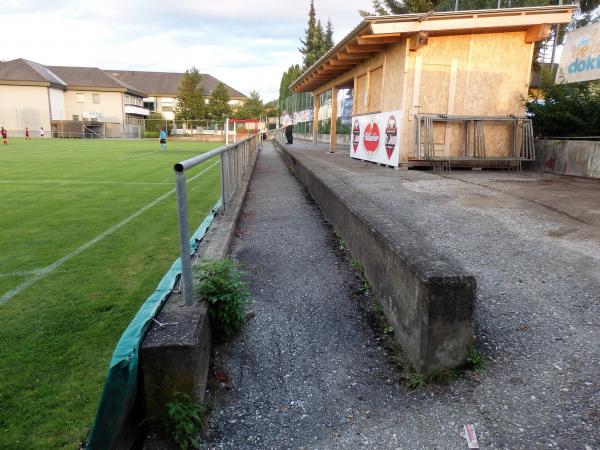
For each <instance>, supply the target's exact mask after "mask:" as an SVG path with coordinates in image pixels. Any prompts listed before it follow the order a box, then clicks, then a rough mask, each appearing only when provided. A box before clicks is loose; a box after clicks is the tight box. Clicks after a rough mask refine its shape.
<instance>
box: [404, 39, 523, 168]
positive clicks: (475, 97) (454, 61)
mask: <svg viewBox="0 0 600 450" xmlns="http://www.w3.org/2000/svg"><path fill="white" fill-rule="evenodd" d="M532 52H533V45H532V44H527V43H525V32H524V31H521V32H509V33H506V32H505V33H490V34H473V35H457V36H440V37H430V38H429V41H428V43H427V45H426V46H424V47H422V48H421V49H419V50H418V51H416V52H409V54H408V62H407V66H408V70H407V74H406V86H407V88H406V91H407V95H406V96H405V100H404V110H405V111H406V112H408V114H405V119H404V127H403V136H402V149H403V152H402V156H401V161H403V162H405V161H407V159H408V156H409V155H411V156H412V155H413V154H414V152H415V145H416V144H415V141H416V121H415V120H414V118H413V117H412V116H413V115H414V114H415V113H418V112H420V113H430V114H450V115H452V114H454V115H484V116H504V115H508V114H515V115H523V114H524V106H523V100H522V99H523V98H527V90H528V85H529V75H530V69H531V58H532ZM511 132H512V126H507V125H491V124H487V125H485V136H486V140H485V147H486V156H508V151H510V149H511V148H512V134H511ZM434 137H435V138H434V141H435V144H436V145H435V148H436V153H438V154H439V155H440V156H441V155H452V156H461V155H463V153H464V150H465V149H464V141H465V129H464V126H459V125H457V124H453V125H446V124H443V123H438V124H436V125H435V127H434Z"/></svg>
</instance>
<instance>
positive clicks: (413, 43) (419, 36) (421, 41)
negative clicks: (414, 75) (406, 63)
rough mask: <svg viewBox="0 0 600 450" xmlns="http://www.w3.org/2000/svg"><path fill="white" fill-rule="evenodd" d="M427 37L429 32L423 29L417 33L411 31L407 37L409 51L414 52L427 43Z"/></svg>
mask: <svg viewBox="0 0 600 450" xmlns="http://www.w3.org/2000/svg"><path fill="white" fill-rule="evenodd" d="M428 38H429V33H427V32H425V31H419V32H418V33H413V34H411V35H410V37H409V38H408V49H409V50H410V51H411V52H416V51H417V50H419V49H420V48H422V47H425V46H426V45H427V39H428Z"/></svg>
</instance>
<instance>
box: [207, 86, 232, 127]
mask: <svg viewBox="0 0 600 450" xmlns="http://www.w3.org/2000/svg"><path fill="white" fill-rule="evenodd" d="M229 100H231V97H229V92H228V91H227V87H226V86H225V85H224V84H223V83H219V84H217V87H215V89H214V90H213V91H212V92H211V93H210V98H209V100H208V116H209V117H210V118H211V119H212V120H218V121H221V120H224V119H225V118H227V117H229V116H231V113H232V108H231V105H229Z"/></svg>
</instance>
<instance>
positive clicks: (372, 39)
mask: <svg viewBox="0 0 600 450" xmlns="http://www.w3.org/2000/svg"><path fill="white" fill-rule="evenodd" d="M401 38H402V33H384V34H363V35H361V36H358V37H357V38H356V42H357V44H358V45H370V44H393V43H395V42H400V39H401Z"/></svg>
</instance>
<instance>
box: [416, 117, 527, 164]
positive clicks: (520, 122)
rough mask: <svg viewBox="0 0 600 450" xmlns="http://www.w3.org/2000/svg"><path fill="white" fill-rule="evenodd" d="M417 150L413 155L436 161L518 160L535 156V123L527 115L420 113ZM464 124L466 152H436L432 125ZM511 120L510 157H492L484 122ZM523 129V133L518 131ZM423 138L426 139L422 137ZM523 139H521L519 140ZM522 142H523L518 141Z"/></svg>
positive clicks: (417, 129)
mask: <svg viewBox="0 0 600 450" xmlns="http://www.w3.org/2000/svg"><path fill="white" fill-rule="evenodd" d="M415 118H416V120H417V122H416V124H417V126H416V149H415V154H414V155H413V157H416V158H418V159H423V160H428V161H435V160H444V161H460V160H465V159H476V160H517V161H532V160H534V159H535V147H534V138H533V126H532V122H531V119H529V118H528V117H525V116H452V115H445V114H417V115H415ZM435 122H443V123H446V124H447V123H452V122H453V123H459V124H460V123H462V125H463V126H464V130H465V132H464V136H465V140H464V145H463V149H464V150H463V154H462V155H457V156H451V155H440V154H438V153H436V149H435V138H434V129H433V124H434V123H435ZM490 122H492V123H508V124H511V125H512V147H511V148H510V149H509V153H508V154H507V156H498V157H489V156H487V155H486V149H485V123H490ZM519 131H520V132H519ZM422 138H423V139H422ZM519 138H520V139H519ZM519 141H520V142H519Z"/></svg>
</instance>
